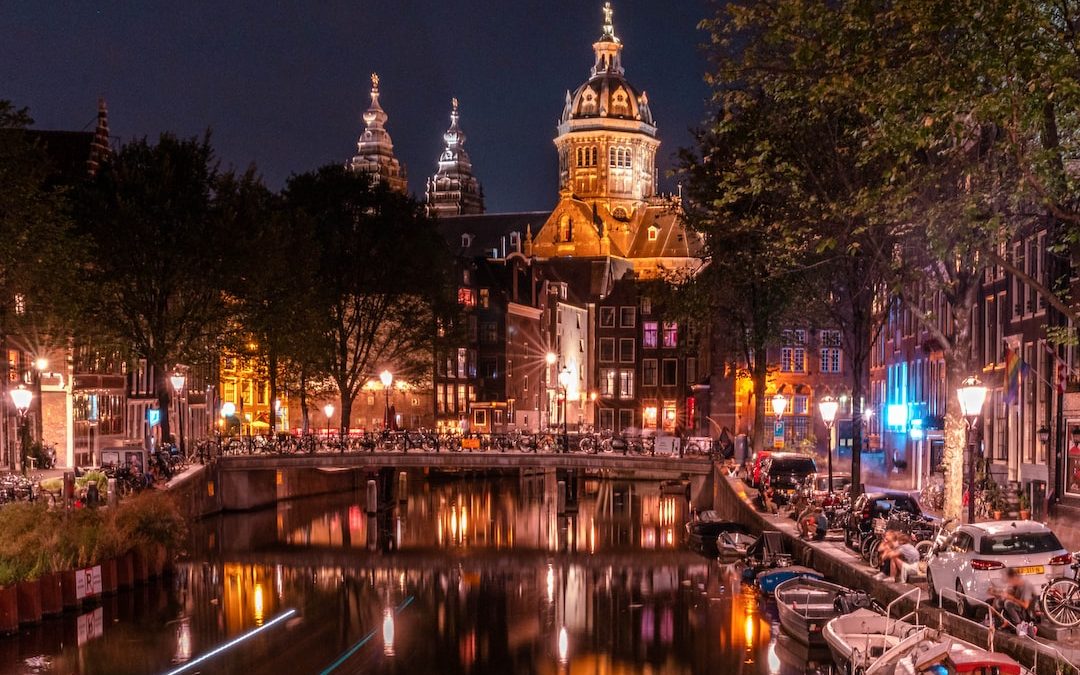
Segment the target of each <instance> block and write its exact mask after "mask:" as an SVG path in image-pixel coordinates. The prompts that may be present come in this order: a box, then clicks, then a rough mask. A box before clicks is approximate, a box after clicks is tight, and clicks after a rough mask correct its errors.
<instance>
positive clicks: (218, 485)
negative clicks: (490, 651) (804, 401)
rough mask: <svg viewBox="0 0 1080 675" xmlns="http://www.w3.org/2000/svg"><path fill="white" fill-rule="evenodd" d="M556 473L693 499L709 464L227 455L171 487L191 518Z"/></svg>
mask: <svg viewBox="0 0 1080 675" xmlns="http://www.w3.org/2000/svg"><path fill="white" fill-rule="evenodd" d="M416 470H422V471H425V472H433V473H436V474H438V473H484V472H523V473H526V474H537V473H545V472H549V473H554V474H556V475H559V476H565V477H567V478H579V477H597V478H612V479H626V480H680V479H682V480H688V481H689V483H690V486H691V495H692V497H693V498H694V499H695V500H696V499H697V497H698V495H699V494H700V493H701V492H702V491H703V490H708V491H711V490H712V488H711V481H708V480H706V479H707V478H710V477H711V476H712V470H713V463H712V461H711V460H710V459H709V458H707V457H702V456H688V457H677V456H664V455H656V456H651V455H618V454H609V453H599V454H582V453H568V454H563V453H522V452H423V451H415V452H406V453H402V452H387V451H375V452H345V453H331V452H317V453H304V454H300V453H295V454H253V455H225V456H219V457H216V458H214V459H213V460H212V461H211V462H210V463H209V464H207V465H206V466H205V467H198V468H196V469H195V470H191V471H188V472H185V474H184V475H183V476H181V477H180V478H178V479H177V480H174V481H173V484H172V485H171V486H170V487H171V488H173V490H174V491H175V492H176V493H177V494H180V495H181V496H182V497H183V498H184V499H185V500H186V501H187V508H188V511H189V513H191V514H192V515H194V516H201V515H207V514H210V513H217V512H221V511H243V510H249V509H255V508H261V507H264V506H269V505H272V504H274V503H277V502H278V501H280V500H284V499H292V498H297V497H307V496H313V495H318V494H327V493H333V492H345V491H353V490H357V489H360V488H363V487H364V486H365V484H366V483H367V481H368V480H369V479H371V478H374V477H376V476H379V475H382V476H386V475H387V473H388V472H394V471H416Z"/></svg>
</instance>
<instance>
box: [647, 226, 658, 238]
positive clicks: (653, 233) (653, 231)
mask: <svg viewBox="0 0 1080 675" xmlns="http://www.w3.org/2000/svg"><path fill="white" fill-rule="evenodd" d="M659 237H660V228H658V227H657V226H655V225H650V226H649V241H656V240H657V239H658V238H659Z"/></svg>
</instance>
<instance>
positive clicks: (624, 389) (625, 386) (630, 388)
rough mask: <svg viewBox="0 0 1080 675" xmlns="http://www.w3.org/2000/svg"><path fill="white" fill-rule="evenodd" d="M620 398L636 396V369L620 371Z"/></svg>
mask: <svg viewBox="0 0 1080 675" xmlns="http://www.w3.org/2000/svg"><path fill="white" fill-rule="evenodd" d="M619 398H623V399H626V398H634V371H632V370H620V371H619Z"/></svg>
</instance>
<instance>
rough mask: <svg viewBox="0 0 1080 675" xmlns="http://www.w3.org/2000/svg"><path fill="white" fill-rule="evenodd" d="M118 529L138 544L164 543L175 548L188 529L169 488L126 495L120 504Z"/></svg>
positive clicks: (171, 549) (139, 545) (136, 545)
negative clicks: (167, 491)
mask: <svg viewBox="0 0 1080 675" xmlns="http://www.w3.org/2000/svg"><path fill="white" fill-rule="evenodd" d="M115 517H116V529H117V531H118V532H119V533H120V535H121V536H122V538H123V539H124V540H125V541H127V542H129V544H130V545H133V546H134V547H136V548H139V549H141V550H144V551H145V550H147V549H149V548H152V547H154V546H157V545H160V546H164V547H165V548H166V549H167V550H170V551H175V550H176V549H177V548H179V547H180V545H181V543H182V541H183V539H184V535H185V532H186V526H185V523H184V518H183V516H181V515H180V509H178V508H177V506H176V502H175V501H174V500H173V498H172V496H170V495H169V494H168V493H166V492H161V491H158V490H148V491H145V492H142V493H140V494H137V495H134V496H132V497H129V498H127V499H125V500H124V501H123V502H121V503H120V505H119V506H118V507H117V508H116V515H115Z"/></svg>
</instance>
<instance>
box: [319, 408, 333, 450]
mask: <svg viewBox="0 0 1080 675" xmlns="http://www.w3.org/2000/svg"><path fill="white" fill-rule="evenodd" d="M322 411H323V413H324V414H325V415H326V440H327V441H329V440H330V418H331V417H333V416H334V404H333V403H327V404H326V405H324V406H323V409H322Z"/></svg>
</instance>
